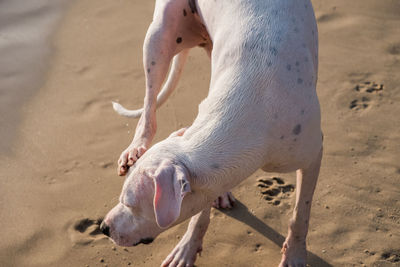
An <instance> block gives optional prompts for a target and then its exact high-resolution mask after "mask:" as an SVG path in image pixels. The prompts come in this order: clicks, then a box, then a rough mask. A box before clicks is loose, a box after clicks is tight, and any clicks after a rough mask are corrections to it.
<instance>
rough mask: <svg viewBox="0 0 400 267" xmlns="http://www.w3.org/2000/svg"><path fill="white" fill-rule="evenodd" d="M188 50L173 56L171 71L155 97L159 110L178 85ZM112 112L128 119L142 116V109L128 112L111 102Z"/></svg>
mask: <svg viewBox="0 0 400 267" xmlns="http://www.w3.org/2000/svg"><path fill="white" fill-rule="evenodd" d="M188 53H189V49H185V50H183V51H182V52H180V53H179V54H177V55H176V56H174V58H173V60H172V66H171V70H170V71H169V73H168V78H167V81H166V82H165V84H164V85H163V87H162V89H161V91H160V93H159V94H158V95H157V108H159V107H160V106H161V105H162V104H164V102H165V101H166V100H167V98H168V97H169V96H170V95H171V94H172V92H173V91H174V89H175V88H176V85H177V84H178V81H179V78H180V76H181V73H182V70H183V66H184V65H185V62H186V58H187V56H188ZM112 105H113V108H114V110H115V111H116V112H117V113H118V114H119V115H122V116H125V117H130V118H138V117H140V115H142V112H143V108H141V109H137V110H129V109H126V108H124V107H123V106H122V105H121V104H119V103H116V102H114V101H113V102H112Z"/></svg>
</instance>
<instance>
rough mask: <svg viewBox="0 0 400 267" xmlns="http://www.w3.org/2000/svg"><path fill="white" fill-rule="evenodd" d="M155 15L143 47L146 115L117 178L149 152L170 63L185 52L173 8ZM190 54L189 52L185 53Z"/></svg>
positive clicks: (123, 156)
mask: <svg viewBox="0 0 400 267" xmlns="http://www.w3.org/2000/svg"><path fill="white" fill-rule="evenodd" d="M158 8H160V9H161V11H158V12H156V13H155V16H154V21H153V22H152V23H151V25H150V27H149V29H148V31H147V34H146V38H145V41H144V46H143V65H144V70H145V75H146V95H145V98H144V108H143V113H142V115H141V117H140V119H139V122H138V124H137V126H136V131H135V135H134V138H133V141H132V143H131V144H130V145H129V147H128V148H127V149H125V150H124V151H123V152H122V154H121V156H120V158H119V160H118V174H119V175H125V174H126V173H127V171H128V169H129V167H130V166H132V165H133V164H134V163H135V162H136V160H137V159H138V158H139V157H141V156H142V155H143V153H144V152H146V150H147V149H148V148H149V146H150V144H151V141H152V140H153V137H154V135H155V133H156V129H157V124H156V107H157V95H158V92H159V91H160V87H161V85H162V83H163V81H164V79H165V77H166V75H167V72H168V67H169V65H170V62H171V59H172V58H173V56H174V55H175V54H177V53H178V52H180V51H181V50H182V48H181V47H178V46H179V43H178V42H177V41H176V35H177V33H176V29H177V26H176V24H177V23H178V21H177V20H176V19H174V16H173V14H170V13H171V12H173V11H174V7H173V6H162V7H161V6H160V7H158ZM186 53H187V52H186Z"/></svg>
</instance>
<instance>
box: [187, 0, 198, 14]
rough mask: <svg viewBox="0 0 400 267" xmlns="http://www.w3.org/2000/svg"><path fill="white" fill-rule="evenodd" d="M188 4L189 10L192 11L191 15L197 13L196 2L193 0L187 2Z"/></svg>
mask: <svg viewBox="0 0 400 267" xmlns="http://www.w3.org/2000/svg"><path fill="white" fill-rule="evenodd" d="M188 4H189V7H190V10H191V11H192V13H193V14H194V13H197V7H196V2H195V0H188Z"/></svg>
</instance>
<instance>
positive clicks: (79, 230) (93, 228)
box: [68, 218, 107, 245]
mask: <svg viewBox="0 0 400 267" xmlns="http://www.w3.org/2000/svg"><path fill="white" fill-rule="evenodd" d="M102 221H103V219H95V220H93V219H89V218H84V219H79V220H77V221H75V222H74V223H73V224H72V225H71V227H70V228H69V231H68V232H69V236H70V238H71V241H72V242H73V243H74V244H76V245H88V244H90V243H92V242H94V241H99V240H106V239H107V237H106V236H105V235H103V233H102V232H101V230H100V224H101V222H102Z"/></svg>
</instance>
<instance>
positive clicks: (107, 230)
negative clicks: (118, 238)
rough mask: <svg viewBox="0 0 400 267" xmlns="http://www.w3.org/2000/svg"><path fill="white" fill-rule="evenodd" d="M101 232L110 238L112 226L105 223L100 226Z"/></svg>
mask: <svg viewBox="0 0 400 267" xmlns="http://www.w3.org/2000/svg"><path fill="white" fill-rule="evenodd" d="M100 230H101V231H102V232H103V234H105V235H106V236H110V226H108V225H107V224H106V223H105V222H104V221H103V222H102V223H101V224H100Z"/></svg>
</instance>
